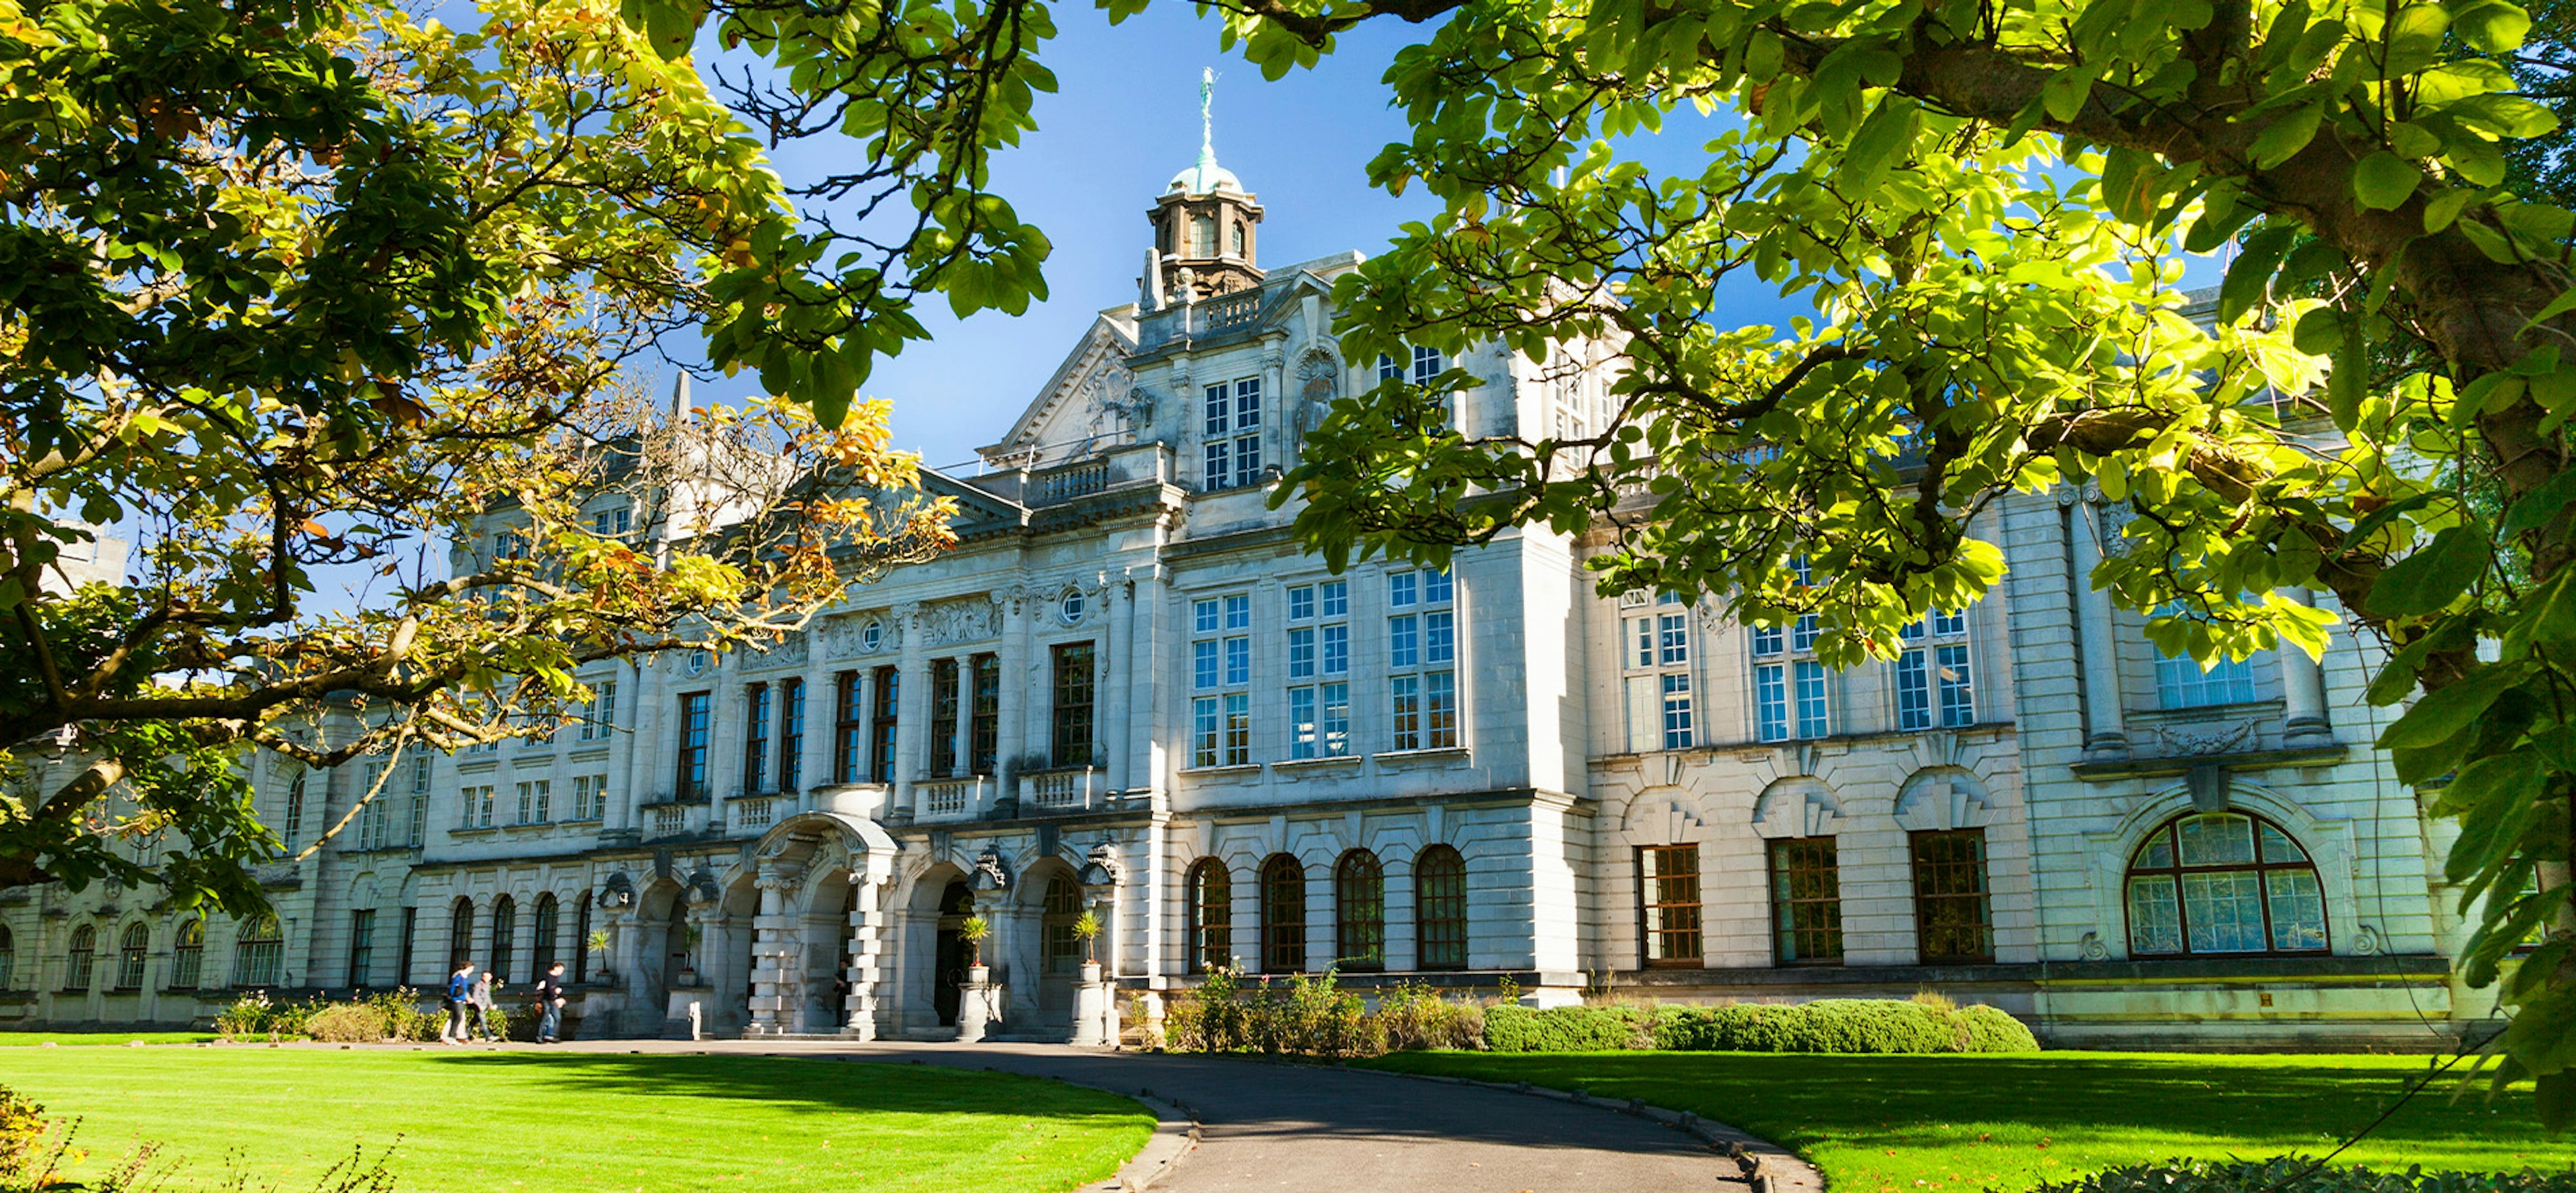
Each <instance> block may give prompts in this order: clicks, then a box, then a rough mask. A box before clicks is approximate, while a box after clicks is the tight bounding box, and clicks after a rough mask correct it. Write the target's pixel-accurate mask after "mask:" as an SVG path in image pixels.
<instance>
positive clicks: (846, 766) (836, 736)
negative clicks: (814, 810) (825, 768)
mask: <svg viewBox="0 0 2576 1193" xmlns="http://www.w3.org/2000/svg"><path fill="white" fill-rule="evenodd" d="M860 692H861V689H860V687H859V673H858V672H856V671H844V672H841V673H840V674H838V675H835V676H833V677H832V781H833V782H835V783H860V782H865V781H866V780H867V778H868V773H869V771H868V723H867V711H868V710H867V708H866V706H864V705H862V704H860V703H859V700H860Z"/></svg>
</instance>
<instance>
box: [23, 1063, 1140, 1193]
mask: <svg viewBox="0 0 2576 1193" xmlns="http://www.w3.org/2000/svg"><path fill="white" fill-rule="evenodd" d="M8 1069H9V1081H10V1083H11V1084H12V1085H14V1086H17V1087H19V1088H22V1089H24V1090H26V1091H27V1092H29V1093H31V1094H33V1095H35V1096H37V1097H40V1098H42V1099H43V1100H44V1101H45V1102H46V1103H47V1104H48V1105H49V1106H51V1107H52V1108H53V1109H54V1110H55V1111H56V1112H58V1113H63V1114H78V1115H81V1116H83V1124H82V1137H83V1139H84V1140H86V1141H88V1142H89V1143H90V1144H91V1145H92V1146H93V1147H94V1148H97V1149H98V1150H99V1151H100V1152H102V1153H106V1152H108V1151H110V1150H111V1149H116V1148H131V1147H132V1146H133V1145H134V1143H135V1142H136V1141H138V1140H157V1141H160V1142H161V1143H162V1144H163V1145H164V1148H165V1153H166V1154H171V1155H178V1156H185V1157H188V1158H189V1159H190V1160H191V1164H190V1166H189V1167H188V1168H187V1169H184V1170H181V1171H180V1172H178V1173H177V1174H176V1176H175V1179H173V1180H171V1181H168V1182H166V1183H165V1184H164V1185H163V1186H162V1189H163V1191H164V1193H182V1191H194V1190H204V1191H205V1193H235V1189H236V1187H235V1186H233V1185H230V1184H227V1183H224V1181H223V1180H222V1179H221V1175H222V1174H220V1173H218V1172H217V1171H215V1170H214V1169H213V1168H212V1167H211V1166H209V1165H207V1164H206V1163H205V1162H206V1161H211V1160H213V1159H214V1158H216V1157H218V1156H221V1155H223V1154H224V1153H225V1152H228V1151H238V1152H239V1153H240V1154H241V1155H242V1156H244V1157H246V1158H248V1159H251V1160H254V1161H256V1162H257V1164H258V1165H259V1169H260V1170H259V1172H258V1175H257V1179H256V1180H255V1181H254V1182H253V1183H252V1184H251V1185H250V1186H249V1187H250V1188H254V1189H256V1188H264V1187H267V1186H270V1185H272V1184H273V1185H274V1186H275V1187H276V1188H278V1189H281V1190H302V1189H310V1188H313V1187H315V1185H316V1184H317V1182H318V1181H319V1180H320V1179H321V1176H322V1171H323V1169H324V1168H325V1167H326V1166H327V1165H329V1164H330V1163H331V1162H332V1161H333V1160H334V1159H344V1158H346V1157H347V1156H348V1155H349V1154H350V1153H349V1150H348V1149H349V1145H350V1144H351V1143H352V1142H354V1141H359V1140H363V1141H366V1142H367V1143H368V1144H369V1154H370V1156H372V1155H373V1154H374V1153H375V1151H376V1150H377V1149H378V1148H380V1147H382V1146H383V1145H384V1144H385V1143H387V1142H390V1141H396V1140H399V1147H398V1148H396V1150H395V1154H394V1155H393V1156H392V1157H391V1158H389V1159H388V1161H387V1167H388V1169H389V1170H390V1171H391V1172H392V1174H393V1175H394V1177H395V1178H396V1179H397V1180H398V1181H399V1183H400V1186H401V1187H403V1188H409V1189H438V1188H453V1187H457V1186H458V1184H459V1182H460V1181H461V1182H462V1183H464V1184H466V1185H471V1184H472V1183H473V1182H474V1178H473V1175H472V1174H475V1173H486V1174H491V1173H517V1174H524V1173H525V1172H526V1171H527V1170H528V1169H529V1168H530V1166H531V1162H530V1159H529V1157H531V1156H543V1157H544V1158H545V1166H546V1167H547V1168H548V1169H550V1170H554V1169H561V1170H564V1171H577V1172H587V1173H595V1174H606V1173H611V1172H613V1173H615V1174H617V1176H618V1178H619V1179H620V1180H621V1181H622V1182H623V1184H622V1185H621V1186H620V1187H621V1188H631V1187H635V1186H642V1187H644V1188H646V1189H655V1190H664V1189H709V1188H723V1187H728V1186H737V1185H739V1186H746V1187H750V1186H757V1187H760V1188H764V1189H771V1190H776V1191H778V1193H824V1191H846V1190H849V1189H852V1188H867V1187H875V1186H880V1185H885V1184H888V1183H891V1184H893V1185H895V1186H897V1187H902V1188H906V1189H912V1190H917V1191H918V1193H970V1191H973V1193H1054V1191H1058V1190H1064V1189H1072V1188H1077V1187H1085V1186H1088V1185H1094V1184H1097V1183H1098V1182H1099V1181H1101V1180H1103V1179H1106V1178H1110V1177H1112V1176H1114V1175H1115V1174H1116V1172H1117V1171H1118V1167H1119V1165H1120V1164H1122V1163H1123V1162H1125V1160H1126V1159H1127V1158H1128V1157H1129V1156H1131V1155H1133V1154H1135V1152H1136V1149H1138V1148H1140V1147H1142V1146H1144V1144H1145V1141H1146V1139H1147V1137H1148V1136H1149V1135H1150V1134H1151V1132H1152V1130H1153V1125H1154V1119H1153V1116H1152V1115H1151V1114H1149V1113H1147V1112H1146V1111H1145V1110H1144V1109H1143V1108H1142V1107H1140V1106H1138V1105H1136V1104H1135V1103H1134V1102H1132V1101H1129V1100H1128V1099H1125V1098H1122V1097H1118V1096H1115V1095H1112V1094H1105V1093H1101V1092H1099V1091H1096V1090H1089V1089H1081V1088H1077V1087H1073V1086H1068V1085H1064V1084H1061V1083H1058V1082H1054V1081H1046V1080H1042V1079H1037V1078H1030V1077H1021V1076H1016V1075H1011V1074H1002V1073H985V1072H978V1071H972V1070H960V1069H950V1068H942V1067H938V1066H920V1067H916V1066H912V1065H900V1064H896V1065H872V1066H870V1067H868V1068H867V1069H866V1070H864V1072H862V1073H860V1074H857V1075H856V1077H855V1079H854V1075H853V1073H852V1072H851V1069H850V1066H849V1065H847V1064H842V1063H835V1062H826V1061H822V1060H809V1059H787V1058H772V1057H759V1056H740V1055H735V1056H664V1055H643V1056H630V1055H627V1054H625V1053H623V1052H618V1053H609V1054H600V1053H580V1052H544V1053H540V1052H534V1051H522V1050H498V1051H485V1050H482V1049H473V1050H465V1049H436V1048H431V1049H425V1050H418V1051H414V1050H408V1049H376V1050H370V1049H355V1050H351V1051H345V1052H344V1051H340V1050H337V1049H327V1050H321V1051H314V1050H302V1051H298V1050H294V1049H268V1048H222V1047H217V1048H107V1049H83V1050H80V1051H79V1052H78V1053H76V1054H75V1053H71V1052H69V1051H67V1050H64V1049H31V1050H27V1053H26V1055H25V1056H24V1057H23V1058H19V1057H13V1058H11V1059H10V1061H9V1063H8ZM172 1090H184V1091H186V1096H185V1097H172V1096H170V1091H172ZM469 1106H470V1107H472V1108H473V1111H472V1112H471V1113H447V1112H446V1111H447V1110H451V1109H454V1108H458V1107H469ZM317 1107H327V1108H328V1112H327V1115H317V1114H316V1112H315V1111H316V1108H317ZM603 1107H614V1108H615V1110H616V1122H615V1129H613V1130H609V1129H603V1122H604V1121H605V1120H604V1119H603V1114H604V1113H606V1112H605V1111H603V1109H602V1108H603ZM996 1107H1007V1108H1008V1113H995V1108H996ZM496 1124H506V1126H499V1125H496ZM93 1171H95V1169H94V1168H91V1167H87V1166H75V1167H74V1168H73V1169H72V1170H71V1171H70V1173H69V1174H68V1175H70V1176H72V1177H74V1178H75V1179H79V1178H84V1177H87V1176H88V1175H89V1174H90V1173H91V1172H93ZM440 1174H446V1175H444V1176H442V1175H440ZM457 1174H465V1175H463V1176H461V1177H460V1176H458V1175H457ZM510 1179H515V1178H507V1177H505V1178H503V1179H502V1180H501V1182H500V1183H501V1184H502V1185H503V1186H505V1187H506V1186H507V1185H508V1183H509V1180H510ZM534 1183H535V1182H533V1181H531V1182H530V1184H531V1185H532V1186H533V1184H534ZM574 1183H576V1184H577V1183H578V1182H577V1181H576V1182H574Z"/></svg>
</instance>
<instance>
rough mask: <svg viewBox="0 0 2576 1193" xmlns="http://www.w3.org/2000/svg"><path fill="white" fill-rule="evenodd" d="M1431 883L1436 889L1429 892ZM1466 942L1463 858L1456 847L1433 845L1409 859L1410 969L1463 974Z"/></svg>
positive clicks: (1465, 883) (1465, 888) (1441, 843)
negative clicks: (1411, 872) (1411, 869)
mask: <svg viewBox="0 0 2576 1193" xmlns="http://www.w3.org/2000/svg"><path fill="white" fill-rule="evenodd" d="M1435 882H1436V883H1439V884H1440V889H1437V890H1435V889H1433V884H1434V883H1435ZM1452 883H1454V884H1455V886H1454V889H1452V887H1451V885H1450V884H1452ZM1468 943H1469V936H1468V931H1467V859H1466V857H1465V856H1464V855H1462V854H1460V853H1459V852H1458V849H1457V847H1456V846H1453V845H1450V844H1448V843H1446V842H1439V843H1434V844H1432V845H1430V846H1428V847H1426V848H1424V849H1423V850H1422V852H1420V853H1418V854H1415V855H1414V859H1413V951H1414V957H1413V967H1414V968H1415V969H1418V970H1429V971H1447V972H1455V971H1463V970H1465V969H1466V968H1467V962H1468V958H1469V953H1468ZM1453 945H1454V946H1455V952H1454V954H1452V953H1451V952H1450V951H1449V950H1450V949H1451V947H1452V946H1453Z"/></svg>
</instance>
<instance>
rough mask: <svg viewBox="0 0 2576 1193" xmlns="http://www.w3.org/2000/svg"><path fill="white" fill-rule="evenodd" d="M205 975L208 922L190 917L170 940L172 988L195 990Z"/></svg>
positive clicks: (180, 922)
mask: <svg viewBox="0 0 2576 1193" xmlns="http://www.w3.org/2000/svg"><path fill="white" fill-rule="evenodd" d="M205 974H206V921H204V920H201V919H198V918H197V917H195V916H190V917H188V918H187V919H184V920H181V921H179V931H178V932H177V934H175V935H173V936H172V937H171V938H170V988H171V989H173V990H194V989H196V988H197V983H198V982H199V981H201V980H203V979H204V977H205Z"/></svg>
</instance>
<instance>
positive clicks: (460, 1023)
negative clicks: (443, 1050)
mask: <svg viewBox="0 0 2576 1193" xmlns="http://www.w3.org/2000/svg"><path fill="white" fill-rule="evenodd" d="M473 994H474V963H473V962H471V961H468V962H466V963H465V967H464V968H463V969H459V970H457V971H456V972H455V973H452V974H449V975H447V1026H446V1027H443V1028H441V1029H439V1032H438V1042H439V1043H441V1044H462V1043H464V1042H465V1019H466V1015H467V1008H468V1007H470V1006H471V1005H472V1003H470V1002H469V1001H468V999H470V998H471V997H472V996H473Z"/></svg>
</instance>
